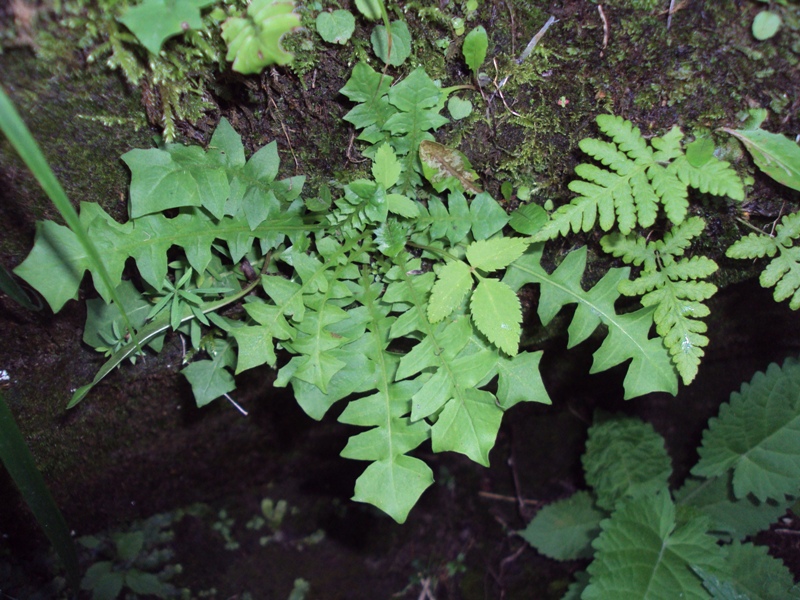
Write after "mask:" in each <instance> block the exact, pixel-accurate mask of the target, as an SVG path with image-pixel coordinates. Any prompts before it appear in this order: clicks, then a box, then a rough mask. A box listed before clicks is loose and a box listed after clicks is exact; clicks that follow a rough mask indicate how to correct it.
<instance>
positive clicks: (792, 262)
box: [725, 213, 800, 310]
mask: <svg viewBox="0 0 800 600" xmlns="http://www.w3.org/2000/svg"><path fill="white" fill-rule="evenodd" d="M798 237H800V213H794V214H791V215H786V216H784V217H783V219H781V222H780V223H779V224H778V225H777V226H776V227H775V233H774V234H772V235H768V234H767V233H750V234H748V235H747V236H746V237H744V238H742V239H740V240H739V241H737V242H736V243H734V244H733V245H732V246H731V247H730V248H728V250H727V252H726V253H725V255H726V256H728V257H730V258H747V259H753V258H763V257H766V256H768V257H770V258H772V260H771V261H770V262H769V264H768V265H767V267H766V268H765V269H764V270H763V271H762V272H761V276H760V277H759V281H760V282H761V286H762V287H765V288H767V287H774V288H775V291H774V292H773V297H774V298H775V301H776V302H781V301H783V300H786V299H789V307H790V308H791V309H792V310H797V309H798V308H800V248H798V247H797V246H794V243H795V239H796V238H798ZM776 254H777V256H776Z"/></svg>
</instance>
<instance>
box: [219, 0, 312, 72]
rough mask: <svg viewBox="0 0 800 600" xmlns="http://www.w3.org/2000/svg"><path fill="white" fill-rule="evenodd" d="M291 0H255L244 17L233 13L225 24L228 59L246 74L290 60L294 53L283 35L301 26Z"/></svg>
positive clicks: (235, 68) (223, 35) (237, 69)
mask: <svg viewBox="0 0 800 600" xmlns="http://www.w3.org/2000/svg"><path fill="white" fill-rule="evenodd" d="M293 10H294V3H293V2H291V0H252V1H251V2H250V5H249V6H248V7H247V15H246V16H245V17H232V18H230V19H228V20H227V21H225V22H224V23H223V24H222V39H224V40H225V43H226V44H227V45H228V53H227V55H226V56H225V59H226V60H228V61H232V62H233V70H234V71H237V72H239V73H243V74H244V75H250V74H254V73H260V72H261V71H262V70H263V69H264V67H267V66H269V65H272V64H278V65H286V64H289V63H290V62H291V61H292V60H293V58H294V56H292V54H290V53H289V52H286V51H285V50H284V49H283V48H282V47H281V38H282V37H283V36H284V35H285V34H287V33H288V32H290V31H292V30H293V29H295V28H297V27H300V17H299V16H298V15H296V14H294V13H293V12H292V11H293Z"/></svg>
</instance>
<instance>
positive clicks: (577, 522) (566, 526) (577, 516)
mask: <svg viewBox="0 0 800 600" xmlns="http://www.w3.org/2000/svg"><path fill="white" fill-rule="evenodd" d="M605 516H606V515H605V514H604V513H603V512H601V511H599V510H597V509H596V508H595V507H594V501H593V500H592V497H591V495H590V494H589V493H588V492H577V493H576V494H573V495H572V496H570V497H569V498H565V499H564V500H557V501H555V502H553V503H551V504H548V505H547V506H545V507H544V508H542V509H541V510H539V512H537V513H536V516H535V517H534V518H533V519H532V520H531V522H530V523H528V526H527V527H526V528H525V529H523V530H522V531H520V532H518V533H519V535H520V537H522V539H524V540H525V541H526V542H528V543H529V544H530V545H531V546H533V547H534V548H536V549H537V550H538V551H539V552H540V553H542V554H544V555H545V556H547V557H549V558H553V559H555V560H577V559H581V558H590V557H591V556H592V540H594V539H595V538H596V537H597V535H598V534H599V533H600V521H601V519H603V518H604V517H605Z"/></svg>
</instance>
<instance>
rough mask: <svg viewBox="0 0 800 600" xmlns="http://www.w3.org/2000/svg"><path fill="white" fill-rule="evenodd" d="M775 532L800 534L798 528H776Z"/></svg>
mask: <svg viewBox="0 0 800 600" xmlns="http://www.w3.org/2000/svg"><path fill="white" fill-rule="evenodd" d="M774 531H775V533H785V534H788V535H800V531H797V530H796V529H775V530H774Z"/></svg>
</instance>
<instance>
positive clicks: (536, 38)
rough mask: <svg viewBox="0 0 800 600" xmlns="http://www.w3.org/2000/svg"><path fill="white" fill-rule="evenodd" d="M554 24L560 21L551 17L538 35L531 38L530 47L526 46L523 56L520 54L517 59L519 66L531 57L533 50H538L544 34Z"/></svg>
mask: <svg viewBox="0 0 800 600" xmlns="http://www.w3.org/2000/svg"><path fill="white" fill-rule="evenodd" d="M553 23H558V21H557V20H556V18H555V17H550V18H549V19H547V22H546V23H545V24H544V25H542V28H541V29H540V30H539V31H538V32H537V34H536V35H535V36H533V37H532V38H531V41H530V42H528V45H527V46H525V50H523V51H522V54H520V55H519V58H518V59H517V64H518V65H520V64H522V61H524V60H525V59H526V58H528V57H529V56H530V55H531V52H533V49H534V48H536V44H538V43H539V40H540V39H542V37H544V34H545V33H547V30H548V29H550V26H551V25H552V24H553ZM512 54H513V50H512Z"/></svg>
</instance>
